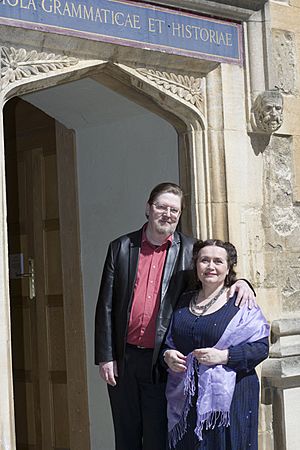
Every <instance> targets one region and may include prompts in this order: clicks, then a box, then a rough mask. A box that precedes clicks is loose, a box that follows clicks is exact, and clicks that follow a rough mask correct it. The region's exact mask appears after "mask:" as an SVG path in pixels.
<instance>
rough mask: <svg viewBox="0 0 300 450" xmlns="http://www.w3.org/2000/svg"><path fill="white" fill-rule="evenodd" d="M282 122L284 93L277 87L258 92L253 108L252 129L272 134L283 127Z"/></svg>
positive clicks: (256, 131)
mask: <svg viewBox="0 0 300 450" xmlns="http://www.w3.org/2000/svg"><path fill="white" fill-rule="evenodd" d="M282 122H283V97H282V94H281V93H280V92H279V91H278V90H276V89H274V90H269V91H264V92H261V93H260V94H258V95H257V97H256V99H255V101H254V103H253V106H252V108H251V127H252V131H253V132H255V133H264V134H267V135H271V134H273V133H274V132H275V131H277V130H278V129H279V128H280V127H281V125H282Z"/></svg>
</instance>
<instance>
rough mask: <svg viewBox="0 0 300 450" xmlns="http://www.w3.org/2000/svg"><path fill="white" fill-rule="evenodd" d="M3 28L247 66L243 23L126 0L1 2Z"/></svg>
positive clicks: (5, 0) (14, 0)
mask: <svg viewBox="0 0 300 450" xmlns="http://www.w3.org/2000/svg"><path fill="white" fill-rule="evenodd" d="M0 23H3V24H7V25H13V26H19V27H23V28H31V29H35V30H41V31H49V32H55V33H61V34H64V35H71V36H72V35H74V36H81V37H85V38H87V39H92V40H100V41H104V42H111V43H120V44H121V45H127V46H133V47H141V48H147V49H153V50H159V51H164V52H167V53H174V54H182V55H187V56H192V57H196V58H202V59H211V60H214V61H225V62H228V63H237V64H241V63H242V54H243V52H242V27H241V25H240V24H237V23H233V22H227V21H225V20H217V19H212V18H208V17H202V16H199V15H196V14H190V13H184V12H181V11H180V12H179V11H176V10H172V9H166V8H160V7H156V6H153V5H147V4H145V3H143V4H141V3H138V2H129V1H125V0H118V1H117V0H83V1H82V2H80V1H77V0H76V1H75V0H0Z"/></svg>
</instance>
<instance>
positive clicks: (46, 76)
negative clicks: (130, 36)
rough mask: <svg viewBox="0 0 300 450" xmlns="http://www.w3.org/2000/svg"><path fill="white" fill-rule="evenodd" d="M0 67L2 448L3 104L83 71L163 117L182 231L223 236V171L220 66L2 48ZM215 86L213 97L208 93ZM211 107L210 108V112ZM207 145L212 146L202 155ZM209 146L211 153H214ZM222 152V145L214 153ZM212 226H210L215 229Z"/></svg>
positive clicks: (0, 392)
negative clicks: (181, 199)
mask: <svg viewBox="0 0 300 450" xmlns="http://www.w3.org/2000/svg"><path fill="white" fill-rule="evenodd" d="M0 68H2V72H1V78H0V111H1V120H0V154H1V156H0V158H1V159H0V171H1V205H2V214H1V218H0V220H1V231H0V249H1V252H2V255H3V257H2V258H1V262H0V279H1V280H2V282H1V284H0V292H1V294H0V298H1V301H0V317H1V319H0V320H1V325H0V342H1V349H2V350H1V361H2V363H1V380H2V382H1V385H0V397H1V413H0V416H1V417H0V421H1V422H0V423H1V427H2V436H1V439H0V442H1V448H3V449H9V450H13V449H14V448H15V433H14V403H13V379H12V356H11V345H10V339H11V338H10V308H9V277H8V247H7V224H6V185H5V158H4V130H3V108H4V105H5V103H6V102H7V101H8V100H10V99H11V98H13V97H15V96H21V95H24V94H28V93H32V92H34V91H38V90H41V89H44V88H49V87H52V86H56V85H58V84H62V83H67V82H70V81H74V80H78V79H80V78H84V77H90V78H93V79H95V80H96V81H98V82H99V83H102V84H104V85H106V86H107V87H109V88H112V89H113V90H114V91H117V92H119V93H120V94H122V95H124V96H126V97H128V98H129V99H131V100H132V101H135V102H136V103H138V104H140V105H141V106H143V107H145V108H147V109H149V110H151V111H152V112H153V113H155V114H158V115H160V116H161V117H163V118H164V119H166V120H167V121H168V122H170V123H171V124H172V125H173V126H174V127H175V129H176V130H177V133H178V138H179V139H178V142H179V167H180V182H181V184H182V186H183V187H184V191H185V193H186V204H187V205H188V207H187V209H186V211H185V212H184V214H183V218H182V227H183V229H184V231H185V232H187V233H190V234H194V235H198V236H200V235H201V237H208V236H211V235H212V228H213V223H218V228H219V236H224V237H225V236H227V233H228V229H227V210H226V184H225V181H226V177H225V166H224V145H222V142H221V141H220V140H219V141H218V142H215V138H213V137H212V134H211V131H208V128H210V130H213V129H214V128H215V127H216V126H217V127H218V128H219V129H222V124H223V118H222V110H221V109H220V108H219V104H220V101H221V98H219V96H218V95H217V92H218V89H217V86H220V68H219V67H216V69H215V70H213V71H212V72H210V73H209V74H207V76H206V77H205V76H203V77H201V76H200V77H194V76H191V75H186V74H184V73H174V72H171V71H170V72H166V71H159V70H156V68H146V67H140V68H133V67H130V66H127V65H124V64H120V63H111V62H107V61H102V60H81V61H80V60H78V59H76V58H73V57H67V56H61V55H54V54H50V53H49V54H47V53H45V52H43V53H38V52H37V51H35V50H30V51H26V50H25V49H22V48H20V49H15V48H12V47H10V48H8V47H4V46H3V47H1V60H0ZM208 92H214V95H208ZM210 111H212V112H213V113H210ZM208 148H210V149H211V151H210V154H208ZM213 149H215V150H216V151H215V152H214V151H213ZM220 150H221V151H220ZM212 158H213V161H214V164H213V167H214V170H217V171H218V173H222V174H223V175H224V176H222V177H218V179H219V180H220V183H217V185H216V184H214V187H212V186H211V179H213V176H212V175H211V167H212V164H211V159H212ZM214 231H216V230H214Z"/></svg>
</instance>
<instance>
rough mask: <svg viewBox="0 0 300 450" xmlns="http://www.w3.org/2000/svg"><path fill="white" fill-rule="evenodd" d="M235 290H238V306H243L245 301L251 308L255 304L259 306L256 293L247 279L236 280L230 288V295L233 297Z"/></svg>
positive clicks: (236, 303)
mask: <svg viewBox="0 0 300 450" xmlns="http://www.w3.org/2000/svg"><path fill="white" fill-rule="evenodd" d="M235 292H237V297H236V300H235V305H236V306H239V307H241V306H243V305H245V303H247V306H248V308H249V309H251V308H253V306H257V303H256V299H255V294H254V292H253V290H252V289H251V287H250V286H249V284H248V283H247V281H245V280H238V281H236V282H235V283H234V284H233V285H232V286H231V288H230V291H229V297H232V296H233V295H234V293H235Z"/></svg>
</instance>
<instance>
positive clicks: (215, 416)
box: [195, 411, 230, 441]
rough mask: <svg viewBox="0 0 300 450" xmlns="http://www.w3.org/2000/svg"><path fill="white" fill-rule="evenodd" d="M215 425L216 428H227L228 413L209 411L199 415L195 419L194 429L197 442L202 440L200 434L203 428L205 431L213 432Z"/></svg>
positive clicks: (228, 421)
mask: <svg viewBox="0 0 300 450" xmlns="http://www.w3.org/2000/svg"><path fill="white" fill-rule="evenodd" d="M216 425H217V426H218V427H229V425H230V413H229V411H209V412H207V413H205V414H201V415H199V416H198V419H197V426H196V428H195V434H196V436H197V437H198V439H199V441H202V440H203V437H202V432H203V428H204V426H205V429H206V430H213V429H214V428H215V427H216Z"/></svg>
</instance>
